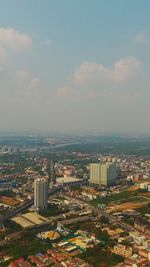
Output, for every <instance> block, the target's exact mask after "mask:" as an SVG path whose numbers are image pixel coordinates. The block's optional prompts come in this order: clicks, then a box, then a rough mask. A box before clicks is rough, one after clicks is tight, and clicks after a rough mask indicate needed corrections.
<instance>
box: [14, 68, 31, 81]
mask: <svg viewBox="0 0 150 267" xmlns="http://www.w3.org/2000/svg"><path fill="white" fill-rule="evenodd" d="M28 76H29V73H28V72H27V71H25V70H17V71H16V73H15V77H16V78H17V79H19V80H24V79H26V78H28Z"/></svg>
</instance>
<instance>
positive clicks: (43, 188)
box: [34, 178, 48, 211]
mask: <svg viewBox="0 0 150 267" xmlns="http://www.w3.org/2000/svg"><path fill="white" fill-rule="evenodd" d="M47 199H48V181H47V180H45V179H44V178H38V179H36V180H35V181H34V207H35V208H36V210H38V211H41V210H44V209H46V208H47Z"/></svg>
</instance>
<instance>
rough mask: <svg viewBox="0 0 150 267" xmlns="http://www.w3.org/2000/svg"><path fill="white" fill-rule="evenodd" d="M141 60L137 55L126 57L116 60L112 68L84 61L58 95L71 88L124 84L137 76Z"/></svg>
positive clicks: (59, 90)
mask: <svg viewBox="0 0 150 267" xmlns="http://www.w3.org/2000/svg"><path fill="white" fill-rule="evenodd" d="M139 68H140V62H139V61H138V60H137V59H136V58H135V57H126V58H122V59H119V60H118V61H116V62H115V63H114V65H113V67H112V68H107V67H105V66H104V65H102V64H98V63H96V62H89V61H85V62H82V63H81V64H80V65H79V66H78V67H77V68H76V70H75V71H74V73H73V75H72V79H71V81H70V83H69V84H68V85H66V86H64V87H63V88H60V89H58V91H57V96H64V95H65V94H66V95H67V94H69V92H70V90H73V91H75V90H78V91H79V90H83V88H85V89H86V90H87V89H89V90H92V89H94V88H95V89H96V90H100V89H101V88H102V89H103V90H104V89H106V88H107V87H110V88H114V87H116V86H120V85H123V84H125V83H127V82H129V81H130V80H132V79H133V78H134V76H136V74H137V73H138V70H139Z"/></svg>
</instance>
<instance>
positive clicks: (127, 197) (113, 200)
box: [92, 187, 150, 212]
mask: <svg viewBox="0 0 150 267" xmlns="http://www.w3.org/2000/svg"><path fill="white" fill-rule="evenodd" d="M148 203H150V193H142V192H139V190H136V187H133V188H132V190H130V191H129V190H125V191H122V192H120V193H116V194H112V195H110V196H106V197H104V198H101V199H97V200H93V201H92V204H94V205H98V204H106V205H107V209H108V211H109V212H116V211H122V210H127V209H138V208H142V207H144V206H145V205H147V204H148Z"/></svg>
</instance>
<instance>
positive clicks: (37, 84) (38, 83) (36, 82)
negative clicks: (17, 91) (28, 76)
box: [29, 78, 41, 89]
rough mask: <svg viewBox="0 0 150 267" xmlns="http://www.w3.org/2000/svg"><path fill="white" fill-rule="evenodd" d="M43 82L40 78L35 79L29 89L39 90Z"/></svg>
mask: <svg viewBox="0 0 150 267" xmlns="http://www.w3.org/2000/svg"><path fill="white" fill-rule="evenodd" d="M40 84H41V81H40V79H39V78H34V79H32V80H31V81H30V83H29V89H38V88H39V87H40Z"/></svg>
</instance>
